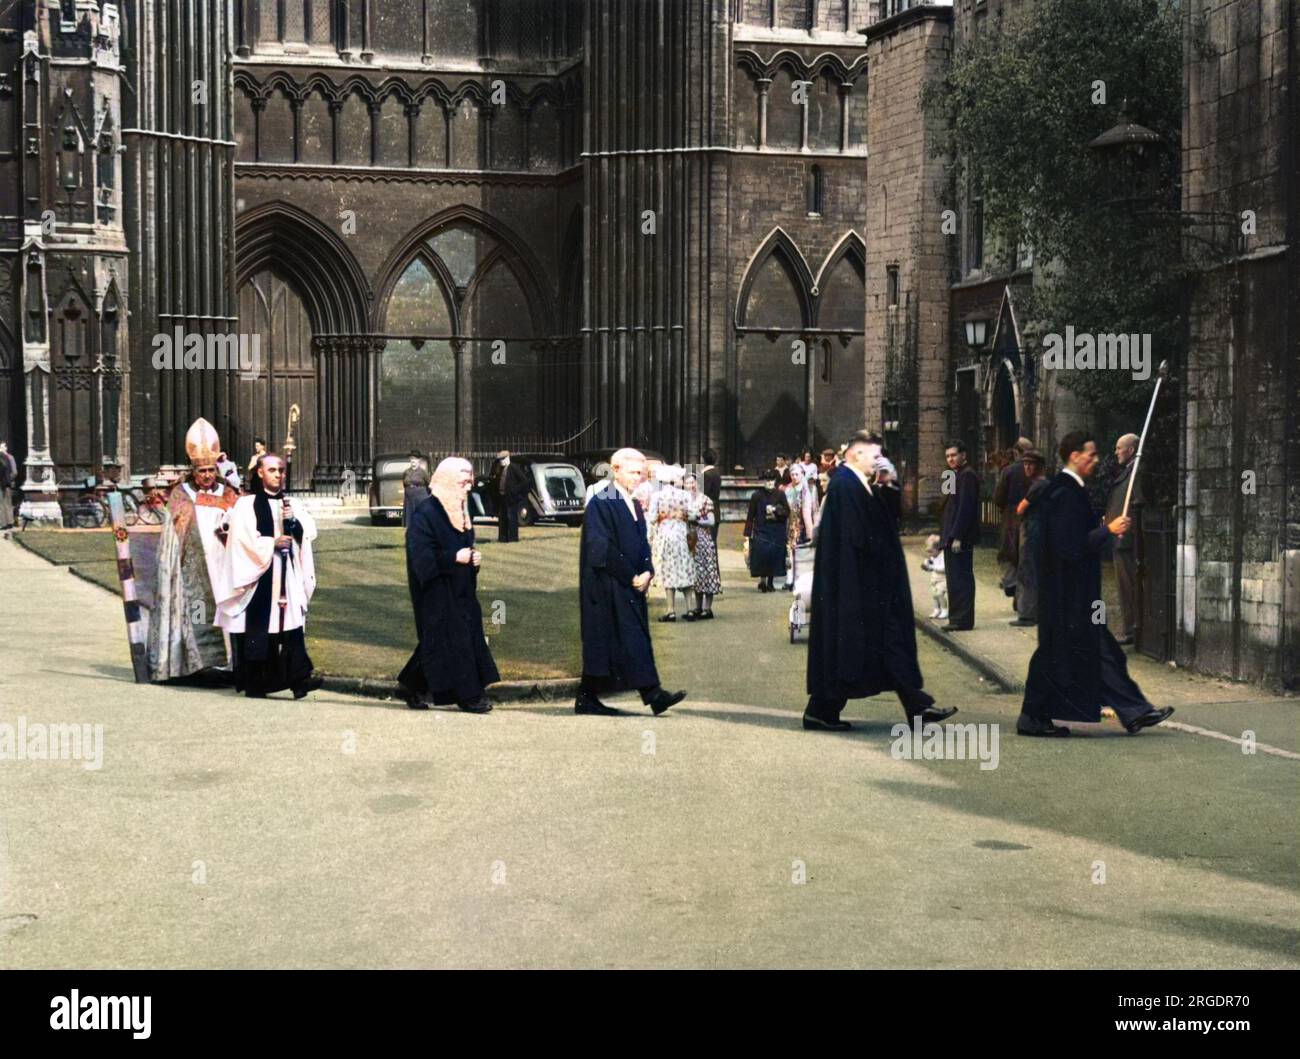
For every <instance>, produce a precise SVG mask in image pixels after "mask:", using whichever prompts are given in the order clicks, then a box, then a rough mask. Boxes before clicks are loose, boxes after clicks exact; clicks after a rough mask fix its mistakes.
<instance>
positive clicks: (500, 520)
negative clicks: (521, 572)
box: [496, 449, 528, 544]
mask: <svg viewBox="0 0 1300 1059" xmlns="http://www.w3.org/2000/svg"><path fill="white" fill-rule="evenodd" d="M497 460H498V461H499V463H500V465H501V470H500V471H499V473H498V474H497V479H496V492H497V540H498V541H500V542H501V543H502V544H511V543H513V542H515V541H517V540H519V508H520V507H521V506H522V505H523V504H524V502H525V501H526V500H527V498H528V475H527V474H525V473H524V469H523V468H522V467H519V466H518V465H516V464H514V463H512V462H511V460H510V452H509V450H507V449H502V450H501V451H500V452H498V453H497Z"/></svg>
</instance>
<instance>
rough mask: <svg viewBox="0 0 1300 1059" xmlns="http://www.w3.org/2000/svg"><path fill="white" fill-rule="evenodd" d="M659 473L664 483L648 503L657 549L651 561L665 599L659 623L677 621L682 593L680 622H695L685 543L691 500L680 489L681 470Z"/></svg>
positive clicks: (688, 552) (691, 566) (664, 469)
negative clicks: (684, 607) (683, 603)
mask: <svg viewBox="0 0 1300 1059" xmlns="http://www.w3.org/2000/svg"><path fill="white" fill-rule="evenodd" d="M659 470H660V475H659V477H660V480H661V482H662V483H663V484H662V485H660V487H659V491H658V492H657V493H655V495H654V497H653V498H652V499H651V501H650V525H651V526H653V527H654V534H655V548H657V550H658V555H657V556H656V557H655V558H654V559H653V560H652V561H653V562H654V563H655V574H656V576H657V577H658V578H659V583H660V584H661V585H663V588H664V593H665V594H666V595H667V597H668V613H667V614H664V615H663V616H661V617H660V619H659V620H660V621H676V620H677V593H678V592H681V593H682V596H683V597H684V600H685V603H686V612H685V613H684V614H683V615H682V617H683V620H685V621H694V620H695V607H694V601H693V600H692V599H691V596H692V593H693V592H694V590H695V559H694V558H693V557H692V556H691V549H690V546H689V545H688V544H687V543H686V520H687V519H688V518H689V517H690V506H691V497H690V494H689V493H688V492H686V490H685V489H683V488H681V484H680V483H681V480H682V469H681V468H680V467H661V468H660V469H659Z"/></svg>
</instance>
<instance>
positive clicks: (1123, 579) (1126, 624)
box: [1115, 550, 1137, 640]
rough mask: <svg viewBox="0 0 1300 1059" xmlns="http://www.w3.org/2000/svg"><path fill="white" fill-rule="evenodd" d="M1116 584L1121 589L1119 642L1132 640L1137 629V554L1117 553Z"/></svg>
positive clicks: (1132, 552) (1117, 636)
mask: <svg viewBox="0 0 1300 1059" xmlns="http://www.w3.org/2000/svg"><path fill="white" fill-rule="evenodd" d="M1115 583H1116V586H1117V587H1118V588H1119V615H1120V619H1119V620H1120V626H1119V632H1118V634H1117V635H1116V637H1115V638H1116V639H1117V640H1127V639H1129V638H1131V637H1132V636H1133V634H1134V632H1135V631H1136V629H1137V613H1136V608H1137V553H1136V552H1134V551H1132V550H1129V551H1122V552H1116V553H1115Z"/></svg>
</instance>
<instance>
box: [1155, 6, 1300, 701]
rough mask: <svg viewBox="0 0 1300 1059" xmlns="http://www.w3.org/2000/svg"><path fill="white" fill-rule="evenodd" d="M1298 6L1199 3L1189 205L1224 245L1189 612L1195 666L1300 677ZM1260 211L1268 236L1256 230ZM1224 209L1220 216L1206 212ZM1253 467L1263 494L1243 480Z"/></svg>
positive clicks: (1197, 305)
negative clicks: (1250, 222) (1250, 220)
mask: <svg viewBox="0 0 1300 1059" xmlns="http://www.w3.org/2000/svg"><path fill="white" fill-rule="evenodd" d="M1294 19H1295V15H1294V13H1293V12H1291V11H1290V10H1289V8H1288V5H1286V4H1283V3H1281V2H1275V0H1264V2H1262V3H1259V2H1255V0H1192V2H1190V3H1188V4H1186V5H1185V8H1184V35H1185V40H1186V48H1185V55H1186V76H1185V79H1184V111H1183V205H1184V209H1185V210H1187V211H1189V212H1190V213H1192V214H1193V216H1194V217H1197V218H1199V222H1198V223H1199V226H1198V228H1197V232H1198V234H1200V235H1201V236H1208V237H1210V238H1213V239H1214V240H1215V241H1216V242H1217V243H1218V244H1219V245H1220V249H1221V251H1222V253H1221V254H1220V256H1219V258H1218V259H1217V260H1212V261H1209V262H1207V267H1206V269H1205V270H1204V272H1203V273H1202V274H1201V275H1200V277H1199V280H1198V282H1197V284H1196V286H1195V290H1194V293H1193V297H1192V303H1191V310H1190V320H1189V325H1188V358H1187V364H1186V369H1185V373H1184V374H1185V378H1184V380H1183V387H1184V392H1185V394H1186V399H1187V403H1186V409H1185V412H1184V415H1183V424H1182V426H1183V436H1182V460H1183V463H1184V467H1185V479H1184V494H1183V498H1182V499H1183V502H1184V505H1185V506H1184V508H1183V510H1182V515H1181V519H1180V525H1179V550H1178V587H1177V591H1178V607H1177V623H1176V653H1177V658H1178V661H1179V662H1180V663H1182V664H1187V665H1193V666H1196V667H1197V668H1200V669H1204V670H1207V671H1210V672H1214V673H1221V674H1224V675H1228V676H1234V677H1241V678H1246V679H1254V680H1263V681H1266V682H1269V683H1283V684H1291V685H1292V686H1294V684H1295V681H1296V680H1297V676H1298V675H1300V589H1298V588H1297V585H1296V581H1297V579H1298V577H1300V484H1298V483H1297V477H1298V475H1300V459H1298V457H1300V433H1298V431H1297V418H1296V413H1295V411H1294V405H1295V403H1296V401H1295V394H1296V392H1297V385H1300V345H1298V336H1297V326H1296V307H1295V300H1296V293H1297V263H1296V260H1295V250H1294V248H1292V247H1290V246H1289V245H1288V239H1290V240H1294V238H1295V223H1296V206H1295V201H1294V197H1295V187H1296V179H1297V174H1296V162H1295V154H1294V151H1295V142H1296V141H1295V137H1296V135H1297V132H1298V131H1300V129H1298V125H1297V108H1296V105H1295V101H1294V96H1295V91H1296V85H1295V83H1294V70H1295V62H1296V40H1295V25H1294ZM1288 63H1289V64H1290V66H1288ZM1288 78H1291V79H1292V81H1291V83H1290V85H1288ZM1246 210H1249V211H1253V213H1254V223H1255V227H1256V231H1255V233H1254V234H1252V235H1243V234H1241V224H1242V212H1243V211H1246ZM1211 213H1213V214H1215V215H1217V216H1218V217H1219V218H1221V224H1220V225H1219V226H1218V227H1214V226H1211V225H1207V224H1206V223H1205V222H1206V221H1207V220H1208V217H1209V215H1210V214H1211ZM1249 477H1253V485H1254V491H1253V492H1250V491H1249V490H1248V489H1245V488H1243V484H1244V479H1246V478H1249ZM1288 584H1289V585H1290V587H1289V589H1288Z"/></svg>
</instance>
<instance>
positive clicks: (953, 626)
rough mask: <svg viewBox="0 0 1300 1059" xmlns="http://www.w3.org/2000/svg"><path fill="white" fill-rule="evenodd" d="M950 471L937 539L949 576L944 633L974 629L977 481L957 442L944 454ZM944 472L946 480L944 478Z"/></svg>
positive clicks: (978, 514)
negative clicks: (940, 545) (946, 621)
mask: <svg viewBox="0 0 1300 1059" xmlns="http://www.w3.org/2000/svg"><path fill="white" fill-rule="evenodd" d="M944 459H945V460H946V461H947V464H948V469H949V471H951V472H952V475H953V478H952V479H951V482H952V484H951V487H945V492H946V493H947V498H946V500H945V503H944V507H943V516H942V523H941V528H940V531H939V536H940V537H941V538H942V543H943V566H944V572H945V573H946V574H947V577H948V624H947V625H945V626H944V627H943V628H944V631H945V632H962V631H965V630H967V629H973V628H975V555H974V552H975V545H976V544H978V543H979V529H980V482H979V477H978V476H977V475H976V474H975V471H974V470H973V469H972V468H971V466H970V464H969V463H968V462H967V458H966V446H965V445H963V444H962V443H961V442H960V441H958V442H954V443H953V444H951V445H949V446H948V448H947V450H946V451H945V452H944ZM947 473H948V472H945V477H947Z"/></svg>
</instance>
